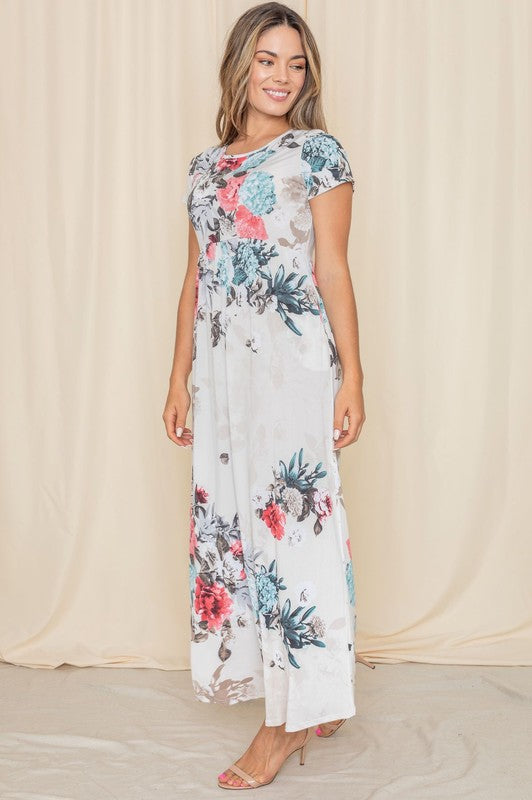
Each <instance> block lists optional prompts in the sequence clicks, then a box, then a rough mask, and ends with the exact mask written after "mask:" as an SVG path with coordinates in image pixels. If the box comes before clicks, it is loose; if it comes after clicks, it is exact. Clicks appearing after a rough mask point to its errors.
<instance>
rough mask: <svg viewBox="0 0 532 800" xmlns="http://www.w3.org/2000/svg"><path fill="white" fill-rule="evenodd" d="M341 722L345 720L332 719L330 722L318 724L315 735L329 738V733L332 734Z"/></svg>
mask: <svg viewBox="0 0 532 800" xmlns="http://www.w3.org/2000/svg"><path fill="white" fill-rule="evenodd" d="M342 722H345V720H343V719H333V720H332V721H330V722H320V724H319V727H317V728H316V735H317V736H329V735H330V734H331V733H334V731H335V730H336V728H338V727H339V726H340V724H341V723H342Z"/></svg>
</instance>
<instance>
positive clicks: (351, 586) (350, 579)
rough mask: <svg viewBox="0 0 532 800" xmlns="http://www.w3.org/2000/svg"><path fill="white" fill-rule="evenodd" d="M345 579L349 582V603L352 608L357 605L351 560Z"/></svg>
mask: <svg viewBox="0 0 532 800" xmlns="http://www.w3.org/2000/svg"><path fill="white" fill-rule="evenodd" d="M345 579H346V581H347V588H348V589H349V602H350V603H351V605H352V606H354V605H355V581H354V578H353V562H352V561H351V560H349V561H348V562H347V564H346V565H345Z"/></svg>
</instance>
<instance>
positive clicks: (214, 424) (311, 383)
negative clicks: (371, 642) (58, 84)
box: [163, 3, 366, 789]
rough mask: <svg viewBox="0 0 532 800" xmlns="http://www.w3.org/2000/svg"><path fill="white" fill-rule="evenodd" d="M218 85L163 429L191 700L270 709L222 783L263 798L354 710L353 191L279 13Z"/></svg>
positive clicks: (250, 29)
mask: <svg viewBox="0 0 532 800" xmlns="http://www.w3.org/2000/svg"><path fill="white" fill-rule="evenodd" d="M220 80H221V86H222V96H221V106H220V110H219V112H218V117H217V133H218V135H219V137H220V144H217V145H213V146H211V147H208V148H207V149H206V150H203V151H202V152H201V153H198V154H197V155H196V156H194V158H193V159H192V160H191V162H190V165H189V172H188V191H187V195H186V197H185V198H184V199H185V200H186V202H187V204H188V213H189V261H188V270H187V274H186V277H185V280H184V284H183V289H182V293H181V298H180V301H179V308H178V322H177V332H176V344H175V354H174V361H173V366H172V371H171V376H170V389H169V393H168V399H167V402H166V407H165V411H164V414H163V418H164V421H165V425H166V429H167V433H168V436H169V437H170V439H172V441H174V442H175V443H176V444H178V445H179V446H182V447H185V446H192V445H193V456H192V483H191V507H190V512H191V515H190V523H191V531H190V593H191V628H192V641H191V670H192V681H193V687H194V692H195V697H196V698H197V699H199V700H201V701H203V702H220V703H226V704H233V703H236V702H239V701H244V700H250V699H254V698H258V697H264V699H265V720H264V722H263V723H262V725H261V727H260V729H259V731H258V732H257V734H256V735H255V737H254V739H253V740H252V742H251V744H250V745H249V747H248V749H247V750H246V752H245V753H244V754H243V755H242V756H241V757H240V758H239V759H238V761H236V762H235V763H234V764H232V765H231V767H230V768H228V769H226V770H225V772H224V773H222V774H221V775H219V776H218V785H219V786H221V787H223V788H229V789H231V788H232V789H245V788H254V787H256V786H261V785H264V784H265V783H270V782H271V781H272V780H273V779H274V777H275V775H276V774H277V772H278V770H279V769H280V767H281V765H282V763H283V762H284V760H285V759H286V758H287V757H288V755H289V754H290V753H292V752H295V751H296V750H300V753H301V757H300V763H304V753H305V745H306V743H307V741H308V740H309V737H310V735H311V733H312V729H313V727H314V726H315V725H319V726H320V727H319V728H318V729H317V731H316V733H318V735H320V734H321V735H324V736H326V735H330V734H331V733H332V732H334V731H335V730H336V729H337V728H338V727H339V725H340V724H342V722H343V721H345V720H346V719H347V718H348V717H351V716H353V715H354V714H355V703H354V671H355V652H354V638H355V621H356V615H355V608H354V606H355V593H354V583H353V570H352V561H351V554H350V547H349V536H348V530H347V525H346V514H345V509H344V504H343V497H342V490H341V485H340V478H339V472H338V464H337V459H338V456H339V452H338V451H339V450H340V449H341V448H343V447H346V446H347V445H348V444H351V443H352V442H354V441H356V440H357V439H358V436H359V434H360V431H361V428H362V425H363V423H364V420H365V418H366V417H365V413H364V402H363V397H362V379H363V374H362V368H361V365H360V358H359V352H358V330H357V327H358V325H357V314H356V304H355V299H354V294H353V288H352V284H351V279H350V275H349V266H348V262H347V241H348V235H349V227H350V221H351V204H352V193H353V191H354V179H353V176H352V173H351V169H350V166H349V162H348V160H347V155H346V152H345V150H344V149H343V148H342V146H341V145H340V143H339V141H338V140H337V139H336V138H335V137H334V136H332V135H330V134H328V133H326V132H325V123H324V117H323V113H322V108H321V99H320V60H319V54H318V51H317V48H316V43H315V40H314V38H313V36H312V34H311V32H310V30H309V28H308V26H307V25H306V23H305V21H304V20H303V19H302V18H301V17H300V16H299V15H298V14H296V13H295V12H294V11H292V10H291V9H289V8H288V7H286V6H284V5H282V4H280V3H263V4H261V5H258V6H255V7H254V8H251V9H249V10H248V11H247V12H246V13H244V14H243V15H242V16H241V17H240V18H239V19H238V21H237V22H236V24H235V25H234V27H233V29H232V31H231V33H230V35H229V38H228V42H227V46H226V51H225V54H224V57H223V61H222V65H221V73H220ZM314 246H315V260H314V262H313V260H312V253H313V248H314ZM318 286H319V289H318ZM333 331H334V335H333ZM191 371H192V386H191V389H192V410H193V428H194V431H193V432H192V430H191V429H190V428H188V427H185V423H186V417H187V413H188V410H189V407H190V405H191V397H190V394H189V392H188V390H187V386H186V384H187V379H188V376H189V374H190V372H191ZM345 417H347V419H348V422H349V427H348V429H346V430H344V429H343V427H344V419H345Z"/></svg>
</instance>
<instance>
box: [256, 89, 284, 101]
mask: <svg viewBox="0 0 532 800" xmlns="http://www.w3.org/2000/svg"><path fill="white" fill-rule="evenodd" d="M263 91H264V92H266V94H267V95H268V97H271V98H272V100H276V101H277V102H278V103H283V102H284V101H285V100H286V99H287V98H288V96H289V94H290V92H286V94H283V95H276V94H272V93H271V90H268V89H263Z"/></svg>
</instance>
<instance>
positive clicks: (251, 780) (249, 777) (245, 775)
mask: <svg viewBox="0 0 532 800" xmlns="http://www.w3.org/2000/svg"><path fill="white" fill-rule="evenodd" d="M229 769H232V770H233V772H236V774H237V775H240V777H241V778H244V780H245V781H247V782H248V783H249V784H250V785H251V786H261V785H262V784H260V783H259V781H258V780H256V779H255V778H254V777H253V775H248V773H247V772H244V770H243V769H241V768H240V767H239V766H238V765H237V764H231V766H230V768H229Z"/></svg>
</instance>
